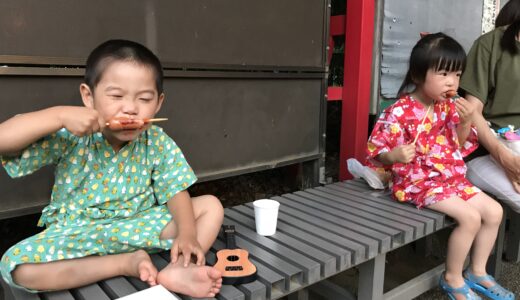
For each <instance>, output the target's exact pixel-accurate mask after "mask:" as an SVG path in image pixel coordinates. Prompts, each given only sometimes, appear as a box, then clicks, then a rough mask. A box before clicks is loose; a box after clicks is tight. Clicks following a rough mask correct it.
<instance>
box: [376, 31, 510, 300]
mask: <svg viewBox="0 0 520 300" xmlns="http://www.w3.org/2000/svg"><path fill="white" fill-rule="evenodd" d="M465 58H466V56H465V52H464V49H463V48H462V47H461V46H460V44H459V43H457V42H456V41H455V40H453V39H452V38H450V37H448V36H446V35H444V34H442V33H436V34H430V35H427V36H425V37H423V38H422V39H421V40H419V42H418V43H417V44H416V45H415V47H414V48H413V49H412V53H411V55H410V65H409V70H408V72H407V74H406V77H405V80H404V82H403V84H402V86H401V88H400V90H399V97H400V98H399V100H398V101H397V102H396V103H395V104H394V105H392V106H390V107H389V108H387V109H386V110H385V111H384V112H383V114H382V115H381V117H380V118H379V120H378V121H377V123H376V125H375V127H374V130H373V132H372V134H371V136H370V139H369V141H368V145H367V149H368V162H369V164H370V165H371V167H373V168H384V169H387V170H390V171H391V172H392V195H393V197H394V198H395V199H397V200H398V201H406V202H411V203H413V204H415V205H416V206H417V207H418V208H421V207H428V208H430V209H433V210H436V211H439V212H442V213H445V214H447V215H449V216H450V217H452V218H453V219H454V220H455V221H456V222H457V224H458V225H457V227H456V228H455V229H454V230H453V232H452V234H451V236H450V238H449V240H448V251H447V258H446V272H445V273H444V274H443V275H442V276H441V278H440V286H441V288H442V289H443V290H444V291H445V292H446V293H447V294H448V295H449V297H450V298H451V299H480V298H479V297H478V296H477V295H476V294H475V293H474V292H473V290H472V289H474V290H477V291H479V292H482V293H484V294H485V295H486V296H488V297H491V298H493V299H513V298H514V296H513V294H512V293H510V292H509V291H507V290H505V289H504V288H503V287H501V286H500V285H499V284H498V283H497V282H496V281H495V280H494V279H493V278H492V277H491V276H489V275H487V274H486V263H487V260H488V257H489V255H490V253H491V250H492V248H493V245H494V242H495V239H496V236H497V232H498V227H499V225H500V222H501V220H502V207H501V206H500V204H498V203H497V202H496V201H494V200H493V199H492V198H490V197H489V196H487V195H486V194H484V193H482V192H481V191H480V190H479V189H478V188H476V187H474V186H473V185H472V184H471V183H470V182H469V181H468V180H466V178H465V177H464V175H465V172H466V166H465V164H464V161H463V160H462V158H463V157H464V156H465V155H467V154H469V153H470V152H471V151H473V150H474V149H475V148H476V147H477V135H476V131H475V129H474V128H473V127H472V126H471V122H472V116H473V113H474V112H473V109H472V108H473V106H472V105H470V104H469V103H468V102H467V101H466V100H465V99H463V98H458V99H457V100H456V101H455V99H454V98H450V96H449V94H450V93H451V91H456V90H457V89H458V85H459V79H460V75H461V73H462V70H463V69H464V67H465ZM409 88H412V89H411V92H407V90H408V89H409ZM472 245H473V248H472V251H471V264H470V266H469V268H468V269H466V270H465V271H464V272H463V266H464V261H465V259H466V256H467V255H468V253H469V251H470V248H471V247H472Z"/></svg>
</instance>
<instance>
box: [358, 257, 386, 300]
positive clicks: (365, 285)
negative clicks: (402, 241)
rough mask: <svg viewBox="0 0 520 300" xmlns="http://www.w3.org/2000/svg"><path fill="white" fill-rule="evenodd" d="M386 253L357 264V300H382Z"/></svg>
mask: <svg viewBox="0 0 520 300" xmlns="http://www.w3.org/2000/svg"><path fill="white" fill-rule="evenodd" d="M385 260H386V254H379V255H378V256H376V257H374V258H373V259H371V260H369V261H367V262H364V263H362V264H360V265H359V283H358V299H359V300H383V287H384V282H385Z"/></svg>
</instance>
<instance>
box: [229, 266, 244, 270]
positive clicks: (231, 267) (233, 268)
mask: <svg viewBox="0 0 520 300" xmlns="http://www.w3.org/2000/svg"><path fill="white" fill-rule="evenodd" d="M243 270H244V268H242V266H230V267H226V271H243Z"/></svg>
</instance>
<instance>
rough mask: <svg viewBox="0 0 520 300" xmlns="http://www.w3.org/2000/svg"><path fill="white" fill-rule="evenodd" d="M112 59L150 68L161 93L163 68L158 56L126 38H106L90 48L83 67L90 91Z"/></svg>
mask: <svg viewBox="0 0 520 300" xmlns="http://www.w3.org/2000/svg"><path fill="white" fill-rule="evenodd" d="M114 61H130V62H135V63H137V64H140V65H143V66H145V67H149V68H151V69H152V71H153V73H154V75H155V86H156V88H157V92H158V93H159V95H160V94H162V92H163V70H162V66H161V62H160V61H159V58H157V56H156V55H155V54H153V52H152V51H150V50H149V49H148V48H146V47H145V46H143V45H141V44H139V43H136V42H133V41H128V40H108V41H106V42H104V43H102V44H101V45H99V46H97V47H96V48H95V49H94V50H92V52H91V53H90V55H89V56H88V58H87V65H86V67H85V83H86V84H87V85H88V86H89V87H90V89H91V90H92V92H94V89H95V87H96V85H97V84H98V83H99V81H100V80H101V76H102V75H103V73H104V71H105V70H106V68H107V67H108V66H109V65H110V63H112V62H114Z"/></svg>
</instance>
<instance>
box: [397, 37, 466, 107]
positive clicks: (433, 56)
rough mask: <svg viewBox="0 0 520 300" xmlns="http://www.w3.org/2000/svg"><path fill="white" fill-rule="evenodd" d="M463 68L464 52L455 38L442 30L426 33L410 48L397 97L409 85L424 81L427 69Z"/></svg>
mask: <svg viewBox="0 0 520 300" xmlns="http://www.w3.org/2000/svg"><path fill="white" fill-rule="evenodd" d="M465 68H466V52H465V51H464V48H462V46H461V45H460V44H459V43H458V42H457V41H456V40H454V39H453V38H451V37H449V36H447V35H446V34H444V33H442V32H438V33H432V34H428V35H426V36H425V37H423V38H421V39H420V40H419V41H418V42H417V44H416V45H415V46H414V47H413V49H412V53H411V54H410V61H409V67H408V72H407V73H406V77H405V78H404V81H403V83H402V84H401V87H400V88H399V91H398V93H397V97H398V98H399V97H401V96H402V95H403V94H404V93H406V92H407V89H408V87H409V86H412V85H417V84H422V83H424V80H425V79H426V73H427V72H428V70H429V69H433V70H434V71H439V70H446V71H448V72H454V71H464V69H465Z"/></svg>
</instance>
